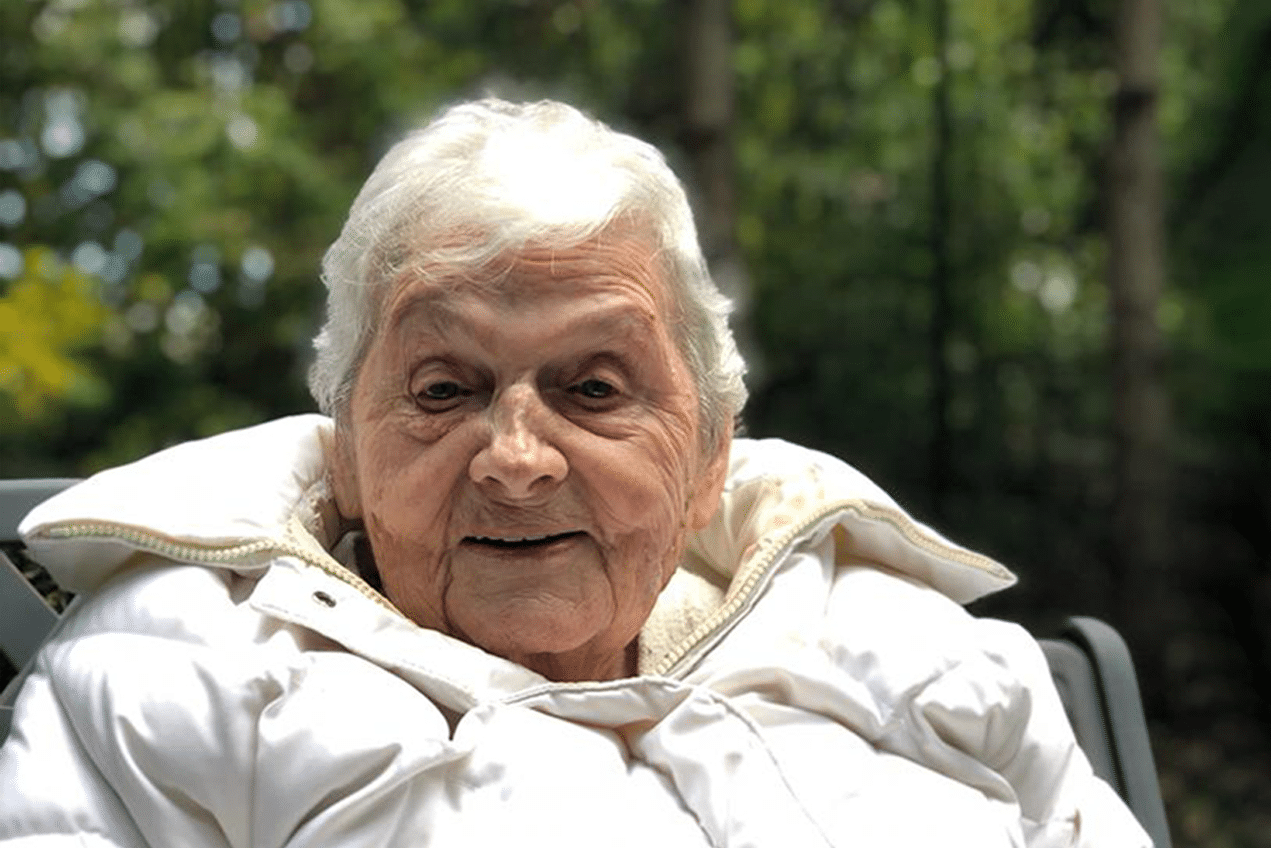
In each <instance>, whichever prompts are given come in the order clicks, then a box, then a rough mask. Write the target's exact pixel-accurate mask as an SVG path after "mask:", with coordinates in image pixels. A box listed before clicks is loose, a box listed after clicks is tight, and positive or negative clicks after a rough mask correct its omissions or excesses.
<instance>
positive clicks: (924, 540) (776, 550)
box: [649, 499, 1006, 677]
mask: <svg viewBox="0 0 1271 848" xmlns="http://www.w3.org/2000/svg"><path fill="white" fill-rule="evenodd" d="M840 512H853V513H855V514H856V515H857V516H859V517H860V518H862V519H864V520H875V521H882V522H884V523H885V524H888V525H890V526H891V527H892V528H893V529H895V530H896V531H897V532H899V533H900V534H901V535H902V536H904V537H905V539H906V540H907V541H909V542H911V543H912V544H914V545H915V546H916V547H919V548H921V549H923V550H925V551H927V552H928V553H931V554H933V555H935V556H939V557H941V558H942V559H946V560H951V561H954V562H958V563H961V564H963V565H967V566H970V567H972V568H976V569H979V570H981V571H985V572H988V573H990V574H993V575H995V576H1006V575H1004V574H1003V573H1002V571H1003V569H1002V567H1001V566H1000V565H998V564H997V563H996V562H994V561H993V560H991V559H989V558H988V557H984V556H981V555H979V554H976V553H973V552H971V551H964V550H960V549H957V548H953V547H950V546H947V545H944V544H942V543H940V542H939V541H936V540H934V539H930V538H928V537H927V536H926V535H925V534H923V533H922V532H921V531H919V530H918V529H917V528H916V527H915V526H914V525H913V523H912V520H911V519H908V518H907V517H905V516H903V515H902V514H900V513H898V512H896V511H894V510H891V509H888V508H887V507H884V506H879V505H877V504H871V503H868V502H865V501H861V500H856V499H853V500H842V501H837V502H835V503H832V504H827V505H826V506H824V507H822V508H821V509H820V510H818V511H816V512H815V513H813V514H812V515H811V516H809V517H807V518H806V519H804V520H803V521H801V522H799V523H798V524H795V525H793V526H792V527H790V528H789V529H787V530H786V531H785V532H784V533H782V534H781V535H780V536H778V537H776V539H777V541H774V542H773V543H772V544H771V545H769V547H768V552H767V553H765V554H762V555H761V559H760V561H759V564H758V565H756V566H755V567H753V568H751V569H750V573H749V574H748V575H747V576H746V578H745V581H744V583H743V584H742V585H741V587H740V588H739V589H738V591H737V592H736V593H735V594H734V596H733V598H732V600H730V601H728V602H726V603H725V604H724V605H723V606H721V607H720V608H719V609H717V610H716V611H715V612H714V613H713V614H712V615H711V616H710V617H708V618H707V619H706V620H705V621H703V622H702V623H701V624H700V625H698V628H697V631H696V632H695V634H694V635H693V636H690V637H689V638H688V639H686V640H685V641H684V645H683V647H682V648H680V649H678V650H676V651H675V652H674V653H672V654H670V655H669V656H667V657H666V658H665V659H663V660H662V661H661V662H659V663H657V665H656V666H654V668H653V669H651V670H650V672H649V673H650V674H654V675H659V676H665V677H677V676H680V675H682V674H684V673H685V672H686V671H687V670H688V667H689V666H691V665H693V664H694V663H696V662H697V661H698V660H699V659H701V657H702V655H703V654H705V652H706V651H708V650H709V649H710V648H711V647H713V646H714V645H715V644H716V643H717V642H718V641H719V640H720V639H721V638H723V635H724V634H725V633H726V632H727V631H728V630H729V629H730V628H731V626H732V625H733V624H734V623H735V622H736V620H737V619H738V618H739V617H740V616H741V614H742V613H743V612H745V611H746V610H747V609H749V607H750V605H751V603H752V602H753V600H754V598H755V596H756V595H757V594H758V592H759V590H760V588H762V586H763V585H764V584H765V583H766V582H767V581H768V579H769V577H770V576H771V572H772V571H773V569H774V567H775V566H776V564H777V563H778V562H780V561H781V560H782V559H784V557H783V556H782V555H783V554H784V553H785V552H786V551H787V550H788V549H789V548H790V547H791V546H792V545H794V543H795V542H796V541H797V540H798V539H799V538H800V537H801V536H803V535H804V534H805V533H807V532H808V531H810V530H811V529H812V528H813V527H815V526H816V525H818V524H820V523H821V522H822V521H825V520H826V519H827V518H830V517H831V516H833V515H834V514H835V513H840Z"/></svg>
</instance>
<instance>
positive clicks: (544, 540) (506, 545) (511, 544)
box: [463, 530, 586, 550]
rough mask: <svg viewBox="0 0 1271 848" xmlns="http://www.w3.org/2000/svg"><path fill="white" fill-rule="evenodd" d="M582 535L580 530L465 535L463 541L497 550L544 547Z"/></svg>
mask: <svg viewBox="0 0 1271 848" xmlns="http://www.w3.org/2000/svg"><path fill="white" fill-rule="evenodd" d="M583 535H586V534H584V533H583V531H581V530H571V531H570V532H568V533H549V534H546V535H542V536H465V537H464V539H463V541H464V544H468V545H481V546H483V547H488V548H497V549H499V550H531V549H533V548H545V547H547V546H548V545H553V544H556V543H557V542H563V541H565V540H567V539H574V538H577V537H579V536H583Z"/></svg>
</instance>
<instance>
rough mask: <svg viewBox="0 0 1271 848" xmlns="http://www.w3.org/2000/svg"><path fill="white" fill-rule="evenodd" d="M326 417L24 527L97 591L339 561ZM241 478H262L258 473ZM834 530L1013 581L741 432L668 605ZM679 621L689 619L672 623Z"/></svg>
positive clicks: (886, 562) (950, 572) (935, 582)
mask: <svg viewBox="0 0 1271 848" xmlns="http://www.w3.org/2000/svg"><path fill="white" fill-rule="evenodd" d="M331 433H332V423H331V421H330V419H328V418H326V417H324V416H320V415H299V416H294V417H289V418H283V419H279V420H276V421H271V422H268V423H265V424H261V425H258V426H255V427H250V428H246V429H243V430H236V431H233V432H229V433H224V434H221V435H218V436H213V437H210V438H207V439H202V440H199V441H194V442H187V443H185V444H181V445H177V446H176V447H172V448H169V449H167V450H163V451H160V452H158V453H156V454H153V455H151V456H148V457H146V458H144V459H141V460H138V461H137V462H134V463H131V464H129V465H125V466H121V467H119V468H113V469H110V470H107V471H103V472H101V473H99V474H96V475H94V476H93V477H90V478H89V479H88V480H85V481H84V482H83V483H80V484H78V485H76V486H73V487H71V488H70V489H68V490H66V491H65V492H62V493H61V494H59V495H57V496H56V497H54V498H51V499H50V500H48V501H46V502H45V503H43V504H41V505H39V506H38V507H36V508H35V509H34V510H32V512H31V513H30V514H29V515H28V516H27V517H26V518H25V519H24V520H23V522H22V524H21V526H20V528H19V531H20V532H21V534H22V536H23V537H24V539H25V541H26V543H27V545H28V546H29V548H30V549H31V551H32V553H33V555H34V556H35V558H36V559H37V560H39V561H40V562H41V563H42V564H43V565H44V566H45V567H46V568H47V569H48V570H49V572H50V573H51V574H52V575H53V578H54V579H55V580H56V581H57V582H58V584H59V585H61V586H62V587H63V588H65V589H67V590H69V591H72V592H77V593H80V592H89V591H92V590H93V589H95V588H97V587H98V586H100V585H101V584H102V583H103V582H105V581H106V580H107V579H108V578H109V577H110V576H111V575H112V574H114V573H115V572H116V571H118V570H119V569H120V568H122V567H123V566H124V564H125V563H126V562H127V560H128V559H129V558H130V557H131V556H132V555H133V554H134V553H135V552H137V551H138V550H143V549H144V550H149V551H152V552H158V553H160V554H165V555H167V556H169V557H170V558H172V559H176V560H181V561H188V562H198V563H201V564H205V565H211V566H219V567H229V568H233V569H235V570H239V571H247V572H250V571H254V570H259V569H263V568H265V567H267V565H268V563H269V561H270V560H271V559H272V558H273V557H274V556H276V555H277V554H278V552H279V551H280V550H285V551H287V552H288V553H291V554H296V553H297V550H296V549H297V548H300V549H302V550H301V552H300V555H301V557H302V558H303V559H306V560H309V561H311V562H314V561H317V560H323V561H325V562H326V563H327V564H330V563H331V562H333V561H332V560H331V558H330V556H329V555H328V554H327V553H326V550H325V549H326V548H327V547H329V546H330V545H331V544H332V543H333V542H334V538H333V535H334V529H335V527H336V523H337V516H336V514H335V511H334V506H333V503H332V499H331V496H330V492H329V489H328V487H327V484H326V474H325V468H326V462H325V449H324V446H323V445H324V442H325V441H326V440H328V439H329V438H330V437H331ZM244 481H255V483H254V484H251V483H245V482H244ZM825 533H833V534H834V539H835V543H836V555H837V557H838V559H839V561H849V560H851V561H858V562H859V561H862V560H863V561H866V562H870V563H874V564H876V565H877V566H879V567H881V568H884V569H889V570H893V571H897V572H900V573H902V574H905V575H907V576H909V577H911V578H913V579H916V580H918V581H920V582H922V583H924V584H927V585H929V586H931V587H933V588H935V589H936V590H938V591H940V592H941V593H943V594H945V595H947V596H949V597H950V598H952V599H954V600H956V601H958V602H960V603H967V602H969V601H971V600H974V599H976V598H978V597H981V596H983V595H986V594H989V593H990V592H994V591H997V590H999V589H1003V588H1006V587H1007V586H1010V585H1011V584H1012V583H1014V582H1015V577H1014V575H1012V574H1011V572H1010V571H1008V570H1007V569H1006V568H1004V567H1003V566H1002V565H1000V564H998V563H997V562H995V561H993V560H992V559H989V558H988V557H985V556H982V555H980V554H977V553H974V552H972V551H970V550H967V549H966V548H964V547H962V546H960V545H957V544H954V543H953V542H951V541H949V540H948V539H946V538H944V537H943V536H941V535H940V534H939V533H937V532H936V531H934V530H932V529H931V528H929V527H927V526H925V525H923V524H921V523H919V522H917V521H915V520H914V519H913V518H911V517H910V516H909V515H908V514H907V513H906V512H905V511H904V510H903V509H901V508H900V507H899V506H898V505H897V504H896V502H895V501H894V500H892V499H891V497H889V496H888V495H887V493H886V492H884V491H883V490H882V489H880V488H879V487H878V486H877V485H875V484H874V483H873V482H871V481H870V480H869V479H868V478H867V477H865V476H864V475H863V474H861V473H860V472H859V471H856V470H855V469H854V468H852V467H850V466H848V465H847V464H845V463H843V462H841V461H839V460H837V459H834V458H833V457H830V456H828V455H826V454H822V453H818V452H816V451H812V450H808V449H806V448H801V447H798V446H797V445H793V444H790V443H788V442H783V441H780V440H774V439H768V440H763V441H752V440H749V439H736V440H734V442H733V445H732V450H731V455H730V468H729V474H728V479H727V481H726V483H725V487H724V493H723V497H722V498H721V500H720V507H719V510H718V511H717V512H716V514H715V516H714V518H713V519H712V520H711V521H710V523H709V524H708V525H707V526H706V527H704V528H703V529H702V530H700V531H698V532H697V533H695V534H693V536H692V537H691V538H690V540H689V544H688V550H687V553H686V562H685V564H684V567H683V568H682V569H681V572H682V575H677V579H676V580H673V581H672V583H671V584H670V585H669V586H668V591H667V593H664V594H667V595H669V596H671V597H670V598H669V599H668V604H665V605H664V604H663V602H662V600H660V601H659V607H663V606H675V604H674V603H673V601H674V599H675V597H676V596H679V595H691V596H694V597H695V598H697V601H696V603H698V604H699V605H700V604H701V603H703V602H706V601H704V600H703V599H704V598H708V597H709V598H710V600H709V603H710V604H711V605H717V604H719V603H724V602H727V600H728V599H730V598H734V597H738V596H741V595H744V594H746V593H747V590H748V589H750V588H753V587H754V585H755V583H756V582H757V581H759V580H761V579H762V573H763V570H764V568H765V567H766V564H767V563H768V562H770V561H771V560H772V559H774V558H775V557H776V556H777V554H779V553H780V552H781V551H782V550H784V549H787V548H788V547H789V546H790V545H791V544H794V543H796V542H798V541H799V540H800V539H803V538H807V537H810V536H814V535H817V536H820V535H823V534H825ZM671 629H672V630H682V629H683V628H682V627H674V628H671Z"/></svg>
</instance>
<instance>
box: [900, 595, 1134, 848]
mask: <svg viewBox="0 0 1271 848" xmlns="http://www.w3.org/2000/svg"><path fill="white" fill-rule="evenodd" d="M972 627H973V628H974V634H975V636H976V637H977V640H978V642H979V644H980V645H981V646H982V649H981V651H980V652H979V653H969V654H966V655H964V656H963V658H962V659H961V661H960V662H958V663H957V664H955V665H954V666H953V667H951V668H950V669H949V670H948V671H946V672H945V673H943V674H941V675H940V676H939V677H937V678H936V679H934V680H933V681H932V682H931V683H930V684H928V685H927V686H925V687H924V688H923V689H922V691H921V692H919V693H918V694H917V695H916V696H915V698H914V700H913V702H912V706H911V716H912V719H913V721H914V722H915V724H917V725H920V726H922V727H923V728H924V729H925V731H926V732H927V733H929V734H930V736H929V737H928V738H930V739H931V740H932V741H933V743H934V744H935V745H936V746H937V747H939V746H947V748H946V750H945V751H944V752H943V753H942V754H939V755H937V756H940V757H941V758H943V759H945V760H947V761H949V763H950V767H953V768H959V767H960V768H965V769H968V770H971V771H975V770H979V769H981V768H983V769H986V770H987V771H988V772H989V773H991V774H993V775H996V776H999V777H1000V778H1001V779H1003V780H1005V782H1006V784H1008V785H1009V787H1010V791H1011V793H1012V794H1013V795H1014V796H1015V798H1016V799H1017V802H1018V804H1019V807H1020V812H1021V817H1022V821H1023V825H1024V834H1025V838H1026V840H1027V842H1028V845H1029V846H1030V848H1052V846H1054V848H1058V847H1059V846H1065V848H1098V846H1149V845H1150V844H1151V842H1150V840H1149V839H1148V836H1147V834H1146V833H1145V832H1144V831H1143V829H1142V828H1141V827H1140V826H1139V823H1138V822H1137V820H1136V819H1135V818H1134V817H1133V815H1132V814H1131V813H1130V811H1129V810H1128V809H1127V808H1126V806H1125V805H1124V803H1123V802H1122V801H1121V799H1120V798H1119V797H1118V796H1117V795H1116V793H1115V792H1114V791H1113V790H1112V789H1111V787H1109V786H1108V785H1107V784H1106V783H1104V782H1103V781H1102V780H1100V779H1099V778H1098V777H1097V776H1095V774H1094V772H1093V770H1092V768H1091V766H1090V762H1089V760H1088V759H1087V758H1086V756H1085V754H1084V753H1083V752H1082V750H1081V748H1080V747H1079V746H1078V744H1077V741H1076V738H1075V737H1074V735H1073V731H1072V728H1071V726H1070V725H1069V722H1068V719H1067V716H1066V715H1065V713H1064V710H1063V705H1062V703H1061V702H1060V700H1059V694H1058V692H1057V691H1056V690H1055V687H1054V683H1053V681H1052V680H1051V677H1050V673H1049V670H1048V667H1047V665H1046V660H1045V657H1044V656H1043V654H1042V652H1041V649H1040V647H1039V646H1038V645H1037V643H1036V641H1035V640H1034V639H1033V638H1032V636H1030V635H1029V634H1028V633H1027V632H1026V631H1025V630H1023V629H1022V628H1020V627H1018V626H1016V625H1013V624H1008V623H1006V622H1001V621H994V620H990V619H979V620H974V621H973V622H972ZM964 755H965V756H966V757H967V758H969V761H970V763H969V764H967V763H964V764H962V765H960V766H959V765H954V761H956V760H957V759H959V758H961V757H962V756H964Z"/></svg>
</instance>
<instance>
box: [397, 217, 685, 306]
mask: <svg viewBox="0 0 1271 848" xmlns="http://www.w3.org/2000/svg"><path fill="white" fill-rule="evenodd" d="M481 247H482V242H481V239H480V236H479V235H476V234H472V233H469V234H467V235H466V236H465V235H464V234H452V235H450V236H449V237H448V238H447V239H445V240H444V241H443V242H442V243H441V244H440V245H438V246H437V247H435V248H433V249H426V250H423V251H421V253H420V256H419V259H418V261H415V262H408V263H406V265H405V266H404V267H403V269H402V271H401V272H400V273H398V274H397V275H396V276H395V278H394V279H393V281H392V290H391V292H390V293H389V294H388V296H387V298H386V301H385V304H384V312H383V318H385V319H386V320H388V321H390V322H391V321H393V320H394V319H395V318H396V317H398V313H400V311H401V310H402V309H405V308H407V307H408V306H409V305H410V302H412V301H426V302H432V303H440V302H443V301H445V300H448V299H453V298H457V297H459V296H461V295H465V294H473V293H475V294H480V295H482V296H485V297H497V298H499V299H500V300H503V301H505V302H508V303H511V304H516V303H518V302H523V301H525V300H527V299H529V298H543V297H549V298H555V299H568V298H569V297H571V296H572V295H580V294H586V293H594V292H595V291H597V290H602V289H610V290H615V291H623V290H625V291H628V292H629V293H630V294H632V295H633V296H634V299H635V300H636V301H637V302H643V303H644V304H645V305H646V306H647V307H648V309H649V311H650V313H651V315H653V316H656V318H657V319H658V320H660V321H663V322H667V323H670V321H669V319H670V315H671V308H670V307H671V301H672V298H671V297H670V292H669V290H668V287H667V281H666V277H667V275H666V273H665V271H664V269H663V268H662V267H661V263H660V262H659V252H658V250H657V249H656V248H655V246H654V243H653V240H652V239H651V238H648V237H647V236H645V235H644V234H643V233H641V232H639V231H638V230H634V229H631V228H626V227H616V226H611V227H609V228H607V229H605V230H603V231H601V232H600V233H598V234H596V235H594V236H592V237H590V238H587V239H585V240H583V241H581V242H578V243H574V244H570V243H568V242H564V243H554V242H553V241H551V240H547V241H540V242H538V243H533V244H529V245H526V246H522V247H519V248H517V249H514V250H505V251H503V252H501V253H498V254H496V255H494V256H485V255H483V252H482V250H481Z"/></svg>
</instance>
